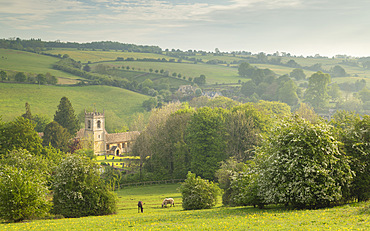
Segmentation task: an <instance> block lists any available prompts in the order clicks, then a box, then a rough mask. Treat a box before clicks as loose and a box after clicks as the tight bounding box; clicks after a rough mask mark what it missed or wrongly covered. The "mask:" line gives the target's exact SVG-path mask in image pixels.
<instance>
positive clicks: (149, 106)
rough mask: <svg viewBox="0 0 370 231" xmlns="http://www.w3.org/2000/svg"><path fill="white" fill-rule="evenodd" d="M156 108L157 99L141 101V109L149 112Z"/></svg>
mask: <svg viewBox="0 0 370 231" xmlns="http://www.w3.org/2000/svg"><path fill="white" fill-rule="evenodd" d="M156 106H157V99H156V98H154V97H152V98H150V99H148V100H144V101H143V107H144V108H145V109H146V110H147V111H150V110H152V109H153V108H155V107H156Z"/></svg>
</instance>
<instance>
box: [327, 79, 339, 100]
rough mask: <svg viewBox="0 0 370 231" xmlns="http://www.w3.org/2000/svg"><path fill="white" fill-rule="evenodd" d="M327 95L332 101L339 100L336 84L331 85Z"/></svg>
mask: <svg viewBox="0 0 370 231" xmlns="http://www.w3.org/2000/svg"><path fill="white" fill-rule="evenodd" d="M328 94H329V96H330V97H331V99H332V100H334V101H336V100H338V99H340V96H341V93H340V88H339V86H338V84H337V83H333V84H332V85H331V86H330V87H329V90H328Z"/></svg>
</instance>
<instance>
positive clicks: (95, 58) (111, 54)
mask: <svg viewBox="0 0 370 231" xmlns="http://www.w3.org/2000/svg"><path fill="white" fill-rule="evenodd" d="M46 53H49V54H53V55H58V54H61V55H64V54H67V55H69V57H71V58H72V59H74V60H76V61H81V63H87V62H88V61H90V62H92V63H95V62H102V61H111V60H116V58H117V57H122V58H125V59H126V58H134V59H143V58H151V59H158V58H160V59H162V58H165V59H167V60H168V59H169V58H172V57H168V56H165V55H161V54H153V53H138V52H122V51H113V50H112V51H102V50H96V51H92V50H77V49H72V48H71V49H52V50H49V51H46ZM176 61H177V59H176Z"/></svg>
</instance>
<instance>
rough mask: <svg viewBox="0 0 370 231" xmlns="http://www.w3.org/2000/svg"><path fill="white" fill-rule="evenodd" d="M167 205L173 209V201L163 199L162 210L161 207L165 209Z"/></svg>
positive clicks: (171, 199)
mask: <svg viewBox="0 0 370 231" xmlns="http://www.w3.org/2000/svg"><path fill="white" fill-rule="evenodd" d="M167 204H170V205H171V207H172V206H173V207H175V201H174V200H173V198H166V199H164V200H163V202H162V208H163V206H166V207H167Z"/></svg>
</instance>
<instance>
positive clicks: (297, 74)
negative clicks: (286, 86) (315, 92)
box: [289, 68, 306, 80]
mask: <svg viewBox="0 0 370 231" xmlns="http://www.w3.org/2000/svg"><path fill="white" fill-rule="evenodd" d="M289 75H290V77H293V78H295V79H296V80H303V79H305V78H306V74H305V73H304V72H303V70H302V69H300V68H296V69H293V71H292V72H290V74H289Z"/></svg>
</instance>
